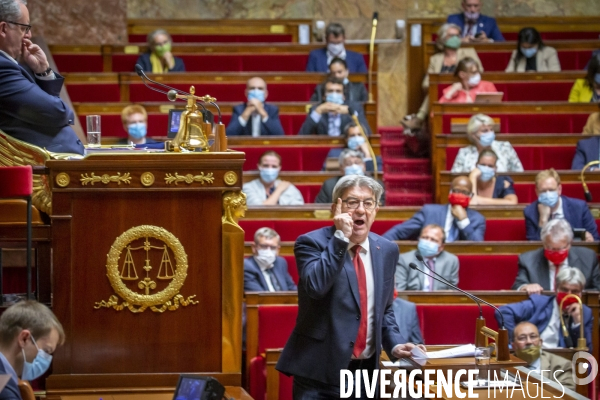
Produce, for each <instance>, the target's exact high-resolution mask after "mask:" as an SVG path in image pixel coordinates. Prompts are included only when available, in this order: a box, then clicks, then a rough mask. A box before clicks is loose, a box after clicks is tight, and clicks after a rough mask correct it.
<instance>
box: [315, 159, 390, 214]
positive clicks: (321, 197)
mask: <svg viewBox="0 0 600 400" xmlns="http://www.w3.org/2000/svg"><path fill="white" fill-rule="evenodd" d="M338 161H339V165H340V172H341V174H342V175H340V176H334V177H333V178H329V179H327V180H326V181H325V182H323V186H321V190H319V194H317V197H316V198H315V203H327V204H331V203H332V202H333V200H332V199H333V197H332V194H333V188H334V187H335V185H336V184H337V183H338V182H339V180H340V179H342V177H344V176H348V175H364V174H365V172H366V169H367V167H366V164H365V161H364V158H363V153H362V152H360V151H358V150H351V149H345V150H344V151H342V153H341V154H340V156H339V157H338ZM379 184H380V185H381V186H382V187H383V183H382V182H379ZM379 205H380V206H383V205H385V191H384V192H383V193H382V194H381V199H380V202H379Z"/></svg>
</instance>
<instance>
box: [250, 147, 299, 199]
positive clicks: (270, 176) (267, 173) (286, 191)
mask: <svg viewBox="0 0 600 400" xmlns="http://www.w3.org/2000/svg"><path fill="white" fill-rule="evenodd" d="M257 167H258V170H259V172H260V178H258V179H255V180H253V181H250V182H246V183H244V186H243V187H242V190H243V191H244V193H246V204H247V205H249V206H273V205H277V204H278V205H280V206H298V205H301V204H304V197H302V193H300V191H299V190H298V188H297V187H296V186H294V185H292V184H291V183H290V182H288V181H282V180H280V179H277V177H278V176H279V172H281V156H280V155H279V154H277V153H276V152H275V151H273V150H269V151H265V152H264V153H263V154H262V155H261V156H260V159H259V160H258V165H257Z"/></svg>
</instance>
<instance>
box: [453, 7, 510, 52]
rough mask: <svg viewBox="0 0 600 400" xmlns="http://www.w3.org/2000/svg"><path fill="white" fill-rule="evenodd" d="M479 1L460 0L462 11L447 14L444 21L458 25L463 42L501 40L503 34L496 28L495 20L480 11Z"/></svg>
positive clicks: (502, 39)
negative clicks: (446, 18)
mask: <svg viewBox="0 0 600 400" xmlns="http://www.w3.org/2000/svg"><path fill="white" fill-rule="evenodd" d="M481 1H482V0H462V2H461V7H462V9H463V12H462V13H460V14H452V15H450V16H448V20H447V21H446V22H448V23H452V24H456V25H458V26H459V27H460V29H461V31H462V36H463V39H462V41H463V42H464V43H469V42H470V43H473V42H474V43H485V42H494V41H496V42H503V41H504V36H502V33H501V32H500V29H498V24H497V23H496V20H495V19H494V18H492V17H488V16H486V15H482V14H481V13H480V11H481Z"/></svg>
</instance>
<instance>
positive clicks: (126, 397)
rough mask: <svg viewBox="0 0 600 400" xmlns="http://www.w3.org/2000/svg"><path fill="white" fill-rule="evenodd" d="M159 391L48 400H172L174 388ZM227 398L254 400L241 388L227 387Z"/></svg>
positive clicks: (50, 399)
mask: <svg viewBox="0 0 600 400" xmlns="http://www.w3.org/2000/svg"><path fill="white" fill-rule="evenodd" d="M156 390H157V391H161V390H164V393H120V394H112V393H102V392H98V393H94V394H83V395H80V394H76V395H65V396H48V397H47V398H46V399H47V400H98V399H102V400H172V399H173V391H174V388H172V387H170V388H157V389H156ZM225 397H226V398H227V399H235V400H252V397H250V395H249V394H248V392H246V391H245V390H244V389H243V388H242V387H240V386H225Z"/></svg>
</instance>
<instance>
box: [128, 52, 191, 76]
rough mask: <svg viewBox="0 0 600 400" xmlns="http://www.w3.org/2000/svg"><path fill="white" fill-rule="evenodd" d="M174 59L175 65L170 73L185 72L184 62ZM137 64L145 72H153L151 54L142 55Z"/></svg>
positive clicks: (177, 58)
mask: <svg viewBox="0 0 600 400" xmlns="http://www.w3.org/2000/svg"><path fill="white" fill-rule="evenodd" d="M173 58H174V59H175V65H174V66H173V69H170V70H169V72H185V65H184V64H183V60H182V59H181V58H179V57H175V56H173ZM135 63H136V64H140V65H141V66H142V69H143V70H144V72H152V63H151V62H150V52H146V53H142V54H140V56H139V58H138V59H137V61H136V62H135Z"/></svg>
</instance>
